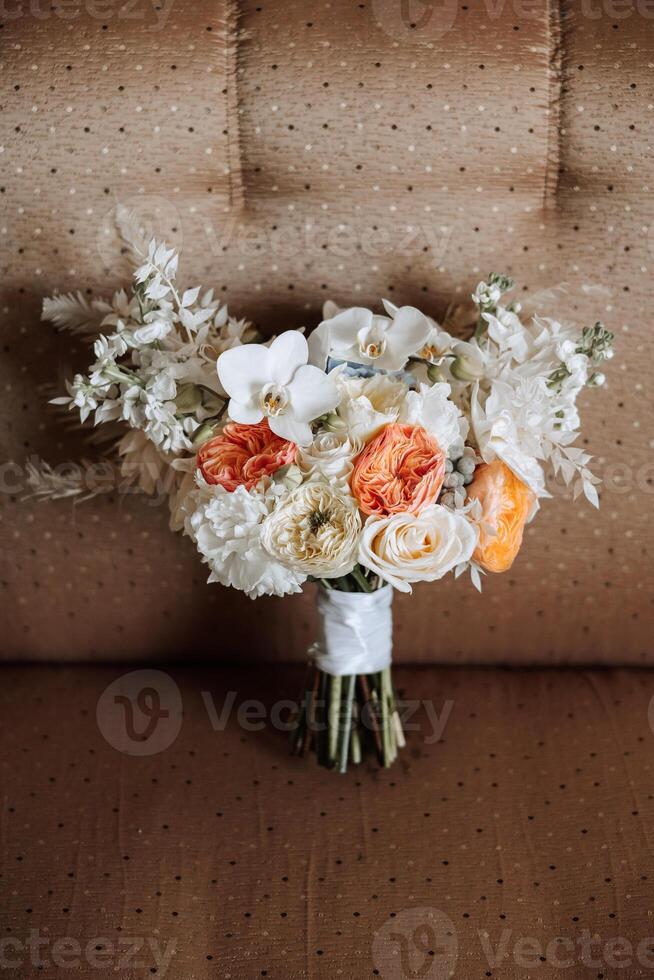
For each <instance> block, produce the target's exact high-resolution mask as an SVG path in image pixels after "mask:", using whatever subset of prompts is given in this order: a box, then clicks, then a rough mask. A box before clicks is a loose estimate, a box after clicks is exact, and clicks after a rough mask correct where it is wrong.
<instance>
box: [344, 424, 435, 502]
mask: <svg viewBox="0 0 654 980" xmlns="http://www.w3.org/2000/svg"><path fill="white" fill-rule="evenodd" d="M444 475H445V454H444V453H443V451H442V450H441V448H440V446H439V445H438V443H437V442H436V440H435V439H434V437H433V436H431V435H430V434H429V433H428V432H427V431H426V430H425V429H423V428H421V426H419V425H402V424H400V423H393V424H392V425H387V426H386V428H385V429H382V431H381V432H380V433H379V435H377V436H375V438H374V439H372V440H371V441H370V442H369V443H368V445H367V446H366V448H365V449H364V450H363V452H362V453H360V455H359V456H357V458H356V459H355V461H354V470H353V472H352V477H351V479H350V487H351V489H352V494H353V495H354V497H355V498H356V500H357V503H358V504H359V508H360V509H361V511H362V512H363V513H364V514H402V513H411V514H418V513H419V512H420V511H421V510H422V509H423V508H424V507H428V506H429V505H430V504H435V503H436V500H437V498H438V494H439V493H440V491H441V487H442V485H443V477H444Z"/></svg>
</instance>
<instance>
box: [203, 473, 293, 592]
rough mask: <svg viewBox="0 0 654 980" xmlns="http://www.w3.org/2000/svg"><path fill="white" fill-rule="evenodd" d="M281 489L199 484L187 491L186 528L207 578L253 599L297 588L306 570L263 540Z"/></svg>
mask: <svg viewBox="0 0 654 980" xmlns="http://www.w3.org/2000/svg"><path fill="white" fill-rule="evenodd" d="M280 492H281V491H279V490H278V489H277V488H275V487H271V488H269V489H268V490H266V492H265V493H261V492H258V491H256V490H249V491H248V490H246V489H245V487H243V486H239V487H237V488H236V490H234V491H233V492H232V493H230V492H229V491H227V490H225V488H224V487H221V486H211V487H207V486H202V487H200V488H199V489H198V490H195V491H193V492H192V493H190V494H189V495H188V498H187V502H186V504H185V508H186V510H187V513H188V516H187V518H186V522H185V529H186V533H187V534H188V535H189V537H191V538H192V539H193V540H194V541H195V544H196V547H197V549H198V551H199V552H200V554H201V555H202V557H203V559H204V561H205V562H206V563H207V564H208V565H209V567H210V569H211V574H210V576H209V582H220V584H221V585H228V586H232V587H233V588H235V589H239V590H240V591H241V592H245V593H246V594H247V595H248V596H250V598H251V599H256V598H258V597H259V596H262V595H276V596H282V595H287V594H289V593H295V592H301V591H302V588H301V586H302V583H303V582H304V581H305V579H306V575H304V574H301V573H300V572H298V571H293V570H292V569H289V568H287V567H286V566H284V565H282V564H280V563H279V562H278V561H275V559H274V558H273V557H271V555H270V554H269V553H268V552H267V551H266V550H265V548H264V547H263V543H262V540H261V531H262V527H263V522H264V520H265V519H266V517H268V515H269V513H270V512H271V510H272V509H273V507H274V506H275V503H276V500H277V496H278V495H279V493H280Z"/></svg>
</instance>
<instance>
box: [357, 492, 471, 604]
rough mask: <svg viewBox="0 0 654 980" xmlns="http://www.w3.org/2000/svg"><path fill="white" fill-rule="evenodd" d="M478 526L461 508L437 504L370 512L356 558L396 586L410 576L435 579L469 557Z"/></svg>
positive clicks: (404, 587) (406, 587)
mask: <svg viewBox="0 0 654 980" xmlns="http://www.w3.org/2000/svg"><path fill="white" fill-rule="evenodd" d="M477 537H478V530H477V528H476V527H475V525H474V524H471V523H470V521H469V520H468V519H467V518H466V517H464V516H463V515H462V514H461V513H460V512H457V511H453V510H449V509H448V508H447V507H442V506H440V504H432V505H431V506H430V507H426V508H425V509H424V510H423V511H421V512H420V514H393V515H391V516H390V517H374V516H373V517H369V518H368V520H367V521H366V523H365V524H364V527H363V531H362V533H361V538H360V542H359V562H360V563H361V564H362V565H364V566H365V567H366V568H369V569H371V570H372V571H373V572H375V574H377V575H379V576H380V577H381V578H383V579H384V581H386V582H389V583H390V584H391V585H392V586H394V587H395V588H396V589H399V591H400V592H411V591H412V589H411V583H412V582H435V581H436V580H437V579H440V578H443V576H444V575H446V574H447V573H448V572H450V571H452V569H454V568H456V566H457V565H461V564H463V563H464V562H467V561H469V560H470V558H471V556H472V553H473V551H474V550H475V546H476V544H477Z"/></svg>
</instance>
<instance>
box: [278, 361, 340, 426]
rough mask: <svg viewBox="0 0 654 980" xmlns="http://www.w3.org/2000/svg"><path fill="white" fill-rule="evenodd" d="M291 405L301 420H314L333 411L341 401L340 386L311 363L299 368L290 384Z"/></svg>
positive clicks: (294, 413)
mask: <svg viewBox="0 0 654 980" xmlns="http://www.w3.org/2000/svg"><path fill="white" fill-rule="evenodd" d="M288 394H289V399H290V407H291V411H292V413H293V415H294V416H295V418H296V419H297V420H298V421H299V422H312V421H313V419H317V418H318V417H319V416H320V415H324V414H325V412H331V410H332V409H333V408H336V406H337V405H338V403H339V401H340V398H341V396H340V394H339V391H338V388H337V387H336V385H335V384H334V382H333V381H332V379H331V378H330V377H328V375H326V374H325V373H324V371H321V370H320V369H319V368H317V367H313V366H312V365H311V364H305V365H304V367H301V368H298V369H297V371H296V372H295V375H294V376H293V380H292V382H291V383H290V385H289V386H288Z"/></svg>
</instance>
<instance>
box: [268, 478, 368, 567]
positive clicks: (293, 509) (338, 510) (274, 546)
mask: <svg viewBox="0 0 654 980" xmlns="http://www.w3.org/2000/svg"><path fill="white" fill-rule="evenodd" d="M360 531H361V517H360V516H359V510H358V508H357V505H356V503H355V501H354V499H353V498H352V497H351V496H350V495H349V493H348V494H346V493H344V492H339V491H338V490H337V489H333V488H332V487H331V485H330V484H329V483H327V482H325V481H318V480H316V481H310V482H309V483H303V484H302V485H301V486H299V487H298V488H297V490H294V491H293V492H292V493H291V494H289V495H288V496H287V497H286V498H285V499H284V500H282V501H281V502H280V503H279V504H278V506H277V508H276V509H275V510H274V511H273V512H272V514H270V516H269V517H267V518H266V520H265V521H264V525H263V532H262V541H263V544H264V547H265V548H266V550H267V551H268V552H269V554H270V555H272V557H273V558H276V559H277V560H278V561H280V562H282V564H284V565H285V566H287V567H288V568H292V569H295V570H296V571H298V572H302V573H303V574H304V575H314V576H316V578H339V577H340V576H341V575H347V573H348V572H351V571H352V569H353V568H354V566H355V564H356V558H357V548H358V542H359V533H360Z"/></svg>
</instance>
